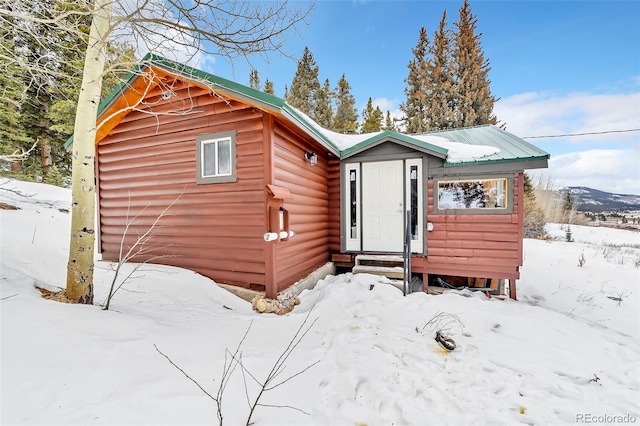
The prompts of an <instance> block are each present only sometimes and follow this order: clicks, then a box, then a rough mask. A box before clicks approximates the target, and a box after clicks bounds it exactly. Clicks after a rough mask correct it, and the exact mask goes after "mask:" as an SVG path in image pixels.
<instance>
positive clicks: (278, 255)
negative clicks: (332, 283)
mask: <svg viewBox="0 0 640 426" xmlns="http://www.w3.org/2000/svg"><path fill="white" fill-rule="evenodd" d="M305 152H315V153H316V154H317V155H318V163H317V164H316V165H315V166H312V165H311V164H310V163H309V161H307V160H306V159H305V156H304V154H305ZM273 158H274V161H273V167H274V169H273V177H274V179H273V183H274V184H275V185H277V186H279V187H283V188H287V189H288V190H289V192H290V193H291V195H292V198H291V199H285V200H284V201H283V207H284V208H285V209H286V210H287V211H288V212H289V221H290V229H291V230H293V231H295V233H296V235H295V237H293V238H291V239H289V240H287V241H279V242H274V243H273V244H274V257H275V265H276V269H275V277H274V278H275V279H274V281H275V282H276V283H277V291H281V290H284V289H285V288H287V287H288V286H289V285H291V284H293V283H295V282H296V281H298V280H299V279H301V278H303V277H304V276H306V275H307V274H309V273H310V272H312V271H313V270H315V269H317V268H318V267H319V266H321V265H323V264H325V263H326V262H327V261H328V260H329V194H328V191H327V188H328V185H329V183H328V182H329V171H328V159H327V153H326V151H324V150H320V148H319V147H318V145H317V144H313V143H312V142H311V141H309V140H305V139H304V138H303V137H301V136H300V135H298V134H297V133H294V132H293V131H292V130H290V129H288V128H287V127H285V126H284V125H282V124H281V123H280V122H276V123H275V125H274V135H273Z"/></svg>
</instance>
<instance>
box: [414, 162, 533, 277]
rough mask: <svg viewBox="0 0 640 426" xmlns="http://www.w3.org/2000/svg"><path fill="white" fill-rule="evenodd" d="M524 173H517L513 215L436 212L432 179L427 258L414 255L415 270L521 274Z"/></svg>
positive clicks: (428, 214)
mask: <svg viewBox="0 0 640 426" xmlns="http://www.w3.org/2000/svg"><path fill="white" fill-rule="evenodd" d="M523 184H524V180H523V174H522V173H521V172H520V173H515V174H514V185H513V187H514V188H513V194H514V208H513V213H509V214H435V213H434V185H433V179H429V180H428V194H429V201H428V212H427V221H428V222H431V223H432V224H433V231H430V232H428V243H427V257H426V258H424V257H414V258H413V260H412V270H413V271H414V272H422V273H428V274H442V275H455V276H463V277H482V278H508V279H517V278H519V277H520V272H519V267H520V266H521V265H522V236H523V234H522V233H523V230H522V226H523V193H524V186H523Z"/></svg>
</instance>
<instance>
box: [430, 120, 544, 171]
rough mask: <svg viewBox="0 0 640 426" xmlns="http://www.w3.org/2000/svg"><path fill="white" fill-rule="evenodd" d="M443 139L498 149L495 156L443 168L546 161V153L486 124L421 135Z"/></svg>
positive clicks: (450, 164)
mask: <svg viewBox="0 0 640 426" xmlns="http://www.w3.org/2000/svg"><path fill="white" fill-rule="evenodd" d="M423 134H425V135H433V136H440V137H443V138H445V139H447V140H449V141H451V142H458V143H464V144H468V145H476V146H478V145H479V146H491V147H495V148H498V149H499V150H500V151H498V152H497V153H495V154H492V155H489V156H486V157H483V158H481V159H478V160H476V161H465V162H457V163H449V162H447V163H445V167H458V166H468V165H473V164H487V163H505V162H513V161H533V160H548V159H549V157H550V155H549V153H548V152H545V151H543V150H541V149H540V148H538V147H535V146H533V145H531V144H530V143H529V142H527V141H525V140H523V139H521V138H519V137H518V136H516V135H514V134H511V133H509V132H506V131H504V130H502V129H500V128H499V127H496V126H494V125H491V124H488V125H484V126H474V127H465V128H462V129H452V130H441V131H436V132H428V133H423Z"/></svg>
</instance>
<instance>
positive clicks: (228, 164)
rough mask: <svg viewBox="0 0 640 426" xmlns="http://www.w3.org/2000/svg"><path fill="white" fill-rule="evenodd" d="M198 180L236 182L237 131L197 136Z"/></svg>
mask: <svg viewBox="0 0 640 426" xmlns="http://www.w3.org/2000/svg"><path fill="white" fill-rule="evenodd" d="M196 165H197V168H198V170H197V176H196V182H197V183H200V184H206V183H225V182H236V180H237V178H236V132H235V131H229V132H220V133H212V134H207V135H198V136H196Z"/></svg>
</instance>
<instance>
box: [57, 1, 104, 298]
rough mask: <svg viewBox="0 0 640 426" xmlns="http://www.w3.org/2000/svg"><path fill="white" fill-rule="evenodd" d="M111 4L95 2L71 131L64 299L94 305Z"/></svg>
mask: <svg viewBox="0 0 640 426" xmlns="http://www.w3.org/2000/svg"><path fill="white" fill-rule="evenodd" d="M110 21H111V0H95V2H94V13H93V19H92V21H91V29H90V32H89V43H88V45H87V52H86V56H85V62H84V70H83V75H82V87H81V89H80V96H79V98H78V109H77V115H76V121H75V128H74V141H73V171H72V190H71V197H72V204H71V243H70V246H69V263H68V264H67V288H66V293H67V297H68V298H69V299H70V300H71V301H74V302H77V303H86V304H92V303H93V253H94V246H95V194H96V188H95V140H96V115H97V113H98V105H99V103H100V90H101V87H102V74H103V73H104V66H105V50H106V40H107V35H108V32H109V28H110Z"/></svg>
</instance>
